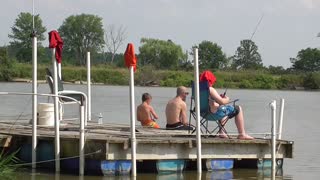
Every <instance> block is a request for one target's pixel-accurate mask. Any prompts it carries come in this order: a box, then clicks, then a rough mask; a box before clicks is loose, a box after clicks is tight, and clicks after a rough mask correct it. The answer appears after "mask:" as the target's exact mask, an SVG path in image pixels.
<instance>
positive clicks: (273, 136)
mask: <svg viewBox="0 0 320 180" xmlns="http://www.w3.org/2000/svg"><path fill="white" fill-rule="evenodd" d="M270 106H271V117H272V118H271V120H272V121H271V159H272V162H271V168H272V169H271V171H272V174H273V173H275V172H276V107H277V103H276V101H275V100H273V101H272V103H271V104H270Z"/></svg>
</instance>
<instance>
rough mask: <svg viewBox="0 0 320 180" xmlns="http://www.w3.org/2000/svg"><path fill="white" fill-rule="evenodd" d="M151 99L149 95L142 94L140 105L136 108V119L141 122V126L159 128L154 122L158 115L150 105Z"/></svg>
mask: <svg viewBox="0 0 320 180" xmlns="http://www.w3.org/2000/svg"><path fill="white" fill-rule="evenodd" d="M151 100H152V97H151V95H150V94H149V93H144V94H142V103H141V104H140V105H139V106H138V107H137V119H138V121H140V122H141V125H142V126H145V127H153V128H160V126H159V125H158V124H157V123H156V122H155V119H158V118H159V117H158V115H157V114H156V112H155V111H154V109H153V107H152V106H151V105H150V104H151Z"/></svg>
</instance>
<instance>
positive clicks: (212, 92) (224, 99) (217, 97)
mask: <svg viewBox="0 0 320 180" xmlns="http://www.w3.org/2000/svg"><path fill="white" fill-rule="evenodd" d="M209 90H210V96H211V97H212V98H213V99H214V100H215V101H216V102H217V103H218V104H220V105H223V104H228V103H229V100H230V98H229V97H228V96H224V97H221V96H220V94H219V93H218V92H217V90H216V89H214V88H213V87H210V88H209Z"/></svg>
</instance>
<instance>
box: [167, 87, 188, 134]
mask: <svg viewBox="0 0 320 180" xmlns="http://www.w3.org/2000/svg"><path fill="white" fill-rule="evenodd" d="M188 94H189V93H188V91H187V88H186V87H184V86H180V87H178V88H177V95H176V97H175V98H173V99H171V100H170V101H169V102H168V104H167V106H166V117H167V125H166V129H170V130H193V128H192V127H190V126H189V125H188V120H187V104H186V102H185V101H186V98H187V95H188Z"/></svg>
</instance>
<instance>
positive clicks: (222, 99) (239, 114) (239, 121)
mask: <svg viewBox="0 0 320 180" xmlns="http://www.w3.org/2000/svg"><path fill="white" fill-rule="evenodd" d="M201 81H207V82H208V83H209V93H210V103H209V106H210V110H211V112H212V113H213V116H214V117H216V119H221V121H225V119H226V118H227V117H229V118H233V117H234V118H235V124H236V126H237V129H238V132H239V135H238V139H244V140H251V139H254V138H253V137H251V136H249V135H248V134H247V133H246V131H245V130H244V118H243V111H242V108H241V107H240V106H238V105H237V106H235V107H234V106H232V105H228V104H229V103H230V102H231V101H230V98H229V97H228V96H226V94H225V93H224V94H221V95H220V94H219V93H218V92H217V90H216V89H215V88H213V87H212V86H213V85H214V83H215V82H216V77H215V76H214V74H213V73H212V72H211V71H204V72H203V73H201V75H200V82H201ZM219 136H220V137H221V138H226V137H227V135H226V134H225V133H224V132H223V131H220V132H219Z"/></svg>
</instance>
